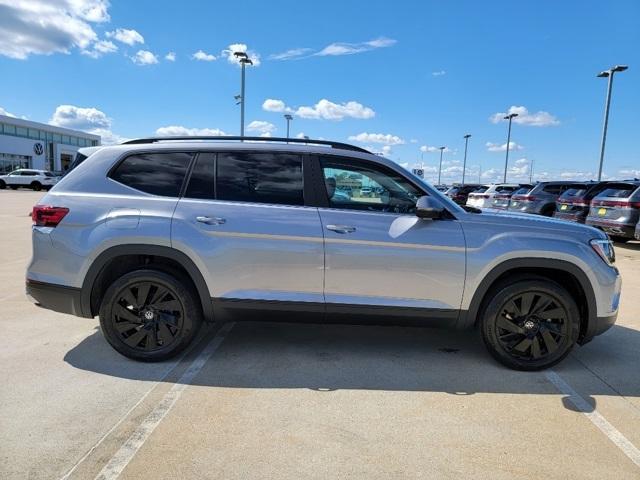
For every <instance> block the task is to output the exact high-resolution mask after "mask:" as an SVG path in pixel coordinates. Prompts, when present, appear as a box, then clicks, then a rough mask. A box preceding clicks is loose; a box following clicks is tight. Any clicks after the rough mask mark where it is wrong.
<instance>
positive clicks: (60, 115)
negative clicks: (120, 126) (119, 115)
mask: <svg viewBox="0 0 640 480" xmlns="http://www.w3.org/2000/svg"><path fill="white" fill-rule="evenodd" d="M49 124H50V125H55V126H58V127H65V128H73V129H76V130H90V129H92V128H110V127H111V119H110V118H109V117H107V115H106V114H105V113H104V112H102V111H100V110H98V109H97V108H93V107H88V108H85V107H76V106H75V105H59V106H58V107H57V108H56V111H55V112H54V113H53V116H52V117H51V119H50V120H49Z"/></svg>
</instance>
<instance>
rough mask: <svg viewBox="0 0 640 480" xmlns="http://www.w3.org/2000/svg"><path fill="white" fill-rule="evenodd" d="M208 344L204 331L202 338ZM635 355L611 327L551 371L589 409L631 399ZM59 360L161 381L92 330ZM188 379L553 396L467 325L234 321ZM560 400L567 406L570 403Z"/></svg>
mask: <svg viewBox="0 0 640 480" xmlns="http://www.w3.org/2000/svg"><path fill="white" fill-rule="evenodd" d="M209 330H210V331H211V328H209ZM210 333H211V332H210ZM206 335H207V333H206V332H205V333H204V336H205V337H206ZM210 336H211V334H210V335H209V337H210ZM207 341H208V340H207V339H206V338H205V341H204V342H202V343H206V342H207ZM202 347H203V345H202V344H201V345H200V348H196V349H194V351H193V352H191V353H190V354H189V357H195V356H196V355H197V354H198V351H199V350H200V349H201V348H202ZM639 360H640V332H638V331H636V330H633V329H629V328H625V327H622V326H614V327H613V328H612V329H611V330H610V331H609V332H607V333H606V334H604V335H603V336H601V337H598V338H596V339H595V340H594V341H593V342H591V343H590V344H587V345H585V346H584V347H581V348H577V349H576V350H574V353H572V355H571V357H570V358H568V359H566V360H565V361H564V362H563V363H562V364H560V365H558V366H557V367H556V368H555V369H554V370H556V371H557V372H558V373H559V374H560V375H562V377H563V378H565V379H566V380H567V381H568V382H569V383H574V381H575V384H576V385H580V389H579V392H580V394H581V395H582V396H583V397H584V398H585V400H587V402H588V403H589V404H590V405H591V406H592V407H593V408H595V403H596V402H595V398H594V396H597V395H616V394H619V395H623V396H627V397H640V376H638V375H636V373H634V372H637V371H636V370H635V369H636V366H637V365H638V363H639V362H638V361H639ZM65 361H66V362H67V363H69V364H70V365H72V366H73V367H76V368H79V369H82V370H88V371H92V372H96V373H99V374H103V375H111V376H116V377H121V378H127V379H133V380H144V381H160V380H163V374H161V373H160V370H159V369H154V368H151V366H150V364H148V363H140V362H135V361H132V360H129V359H126V358H125V357H122V356H121V355H119V354H118V353H116V352H115V350H113V349H112V348H111V347H110V346H109V345H108V344H107V342H106V341H105V340H104V338H103V337H102V334H101V332H100V331H99V330H97V331H96V332H95V333H93V334H92V335H90V336H89V337H87V338H86V339H84V340H83V341H82V342H81V343H80V344H78V345H77V346H75V347H74V348H72V349H71V350H70V351H69V352H68V353H67V354H66V356H65ZM585 365H589V366H590V368H589V369H587V368H586V366H585ZM593 365H596V366H597V367H595V369H594V368H592V367H593ZM154 372H155V373H154ZM596 375H597V376H596ZM598 376H604V377H606V378H607V379H613V383H611V382H608V383H609V384H610V385H613V386H614V387H615V390H613V389H612V387H611V386H609V385H608V384H607V383H604V382H603V381H602V380H600V379H598ZM171 381H175V379H173V380H171ZM191 383H192V384H194V385H200V386H210V387H224V388H270V389H276V388H286V389H294V388H306V389H311V390H316V391H320V392H322V391H334V390H340V389H351V390H353V389H366V390H387V391H425V392H444V393H448V394H451V395H473V394H476V393H501V394H534V395H544V394H553V395H557V394H558V391H557V390H556V388H555V387H554V386H553V385H552V384H551V383H550V382H549V381H547V380H546V378H545V376H544V373H543V372H517V371H513V370H509V369H507V368H505V367H503V366H501V365H500V364H498V363H497V362H495V361H494V360H493V359H492V358H491V357H490V356H489V354H488V353H487V352H486V350H485V348H484V345H482V341H481V340H480V338H479V336H478V334H477V332H474V331H464V332H455V331H447V330H436V329H428V328H412V327H373V326H354V325H314V324H291V323H270V322H238V323H236V324H235V325H234V326H233V328H232V329H231V331H230V332H229V333H227V336H226V338H225V340H224V341H223V342H222V344H221V346H220V348H219V349H218V350H217V351H216V352H215V353H214V354H213V356H212V357H211V358H210V359H209V360H208V362H207V363H206V365H205V367H204V368H203V369H202V371H201V372H200V373H199V374H198V375H197V376H196V377H195V379H194V380H193V381H192V382H191ZM565 400H566V399H565ZM563 404H564V405H565V407H566V408H569V409H574V408H573V407H572V405H571V403H570V402H566V401H564V402H563Z"/></svg>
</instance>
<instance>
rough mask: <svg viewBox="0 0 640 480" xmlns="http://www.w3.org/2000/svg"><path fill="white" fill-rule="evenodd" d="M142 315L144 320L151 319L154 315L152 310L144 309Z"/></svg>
mask: <svg viewBox="0 0 640 480" xmlns="http://www.w3.org/2000/svg"><path fill="white" fill-rule="evenodd" d="M143 316H144V319H145V320H153V317H154V316H155V315H154V314H153V312H152V311H151V310H145V312H144V314H143Z"/></svg>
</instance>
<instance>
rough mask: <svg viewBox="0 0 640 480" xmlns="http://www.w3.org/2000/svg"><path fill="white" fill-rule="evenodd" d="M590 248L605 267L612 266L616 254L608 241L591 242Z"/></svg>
mask: <svg viewBox="0 0 640 480" xmlns="http://www.w3.org/2000/svg"><path fill="white" fill-rule="evenodd" d="M589 243H591V248H593V249H594V250H595V251H596V253H597V254H598V255H600V258H602V260H604V261H605V262H606V263H607V265H611V266H613V264H614V263H615V262H616V252H615V251H614V250H613V243H611V241H610V240H600V239H597V240H591V241H590V242H589Z"/></svg>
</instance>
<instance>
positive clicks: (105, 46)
mask: <svg viewBox="0 0 640 480" xmlns="http://www.w3.org/2000/svg"><path fill="white" fill-rule="evenodd" d="M117 51H118V47H117V46H116V45H115V44H114V43H113V42H111V41H109V40H98V41H97V42H95V43H94V44H93V45H92V46H91V48H89V49H85V50H82V52H81V53H82V54H83V55H87V56H89V57H91V58H100V57H101V56H102V55H105V54H107V53H113V52H117Z"/></svg>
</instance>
